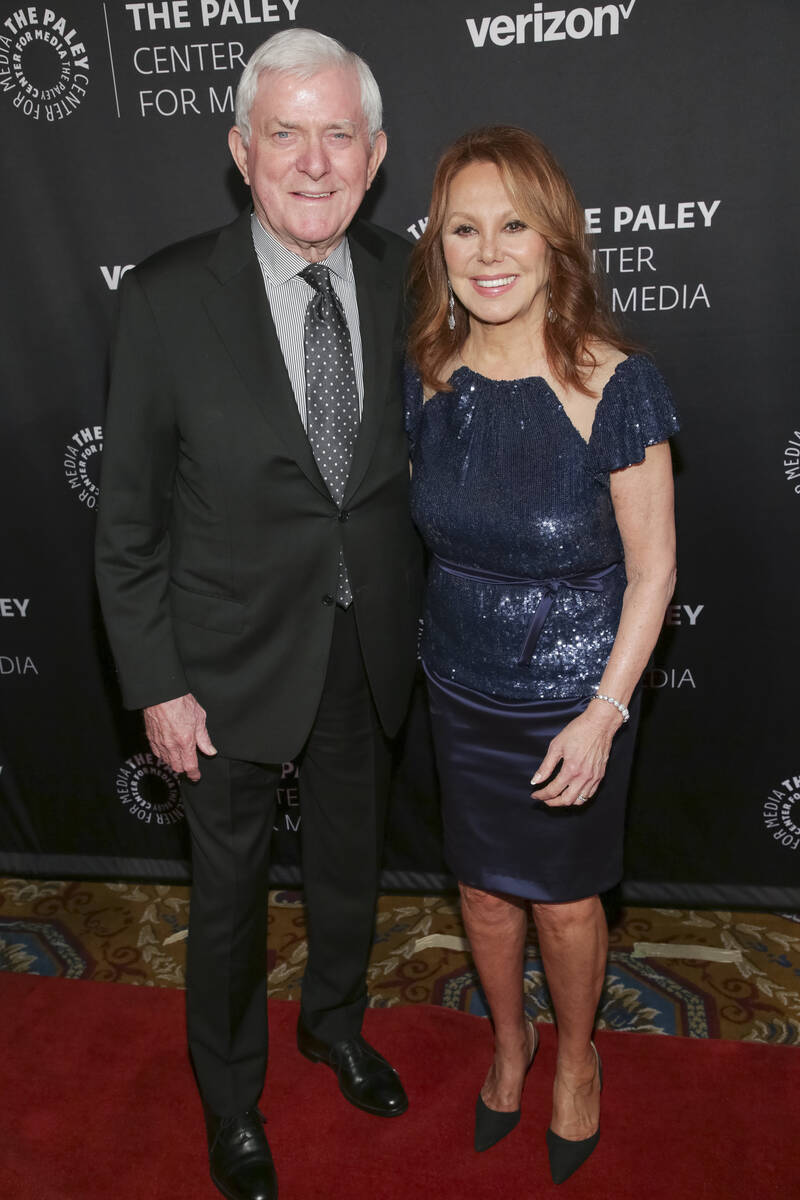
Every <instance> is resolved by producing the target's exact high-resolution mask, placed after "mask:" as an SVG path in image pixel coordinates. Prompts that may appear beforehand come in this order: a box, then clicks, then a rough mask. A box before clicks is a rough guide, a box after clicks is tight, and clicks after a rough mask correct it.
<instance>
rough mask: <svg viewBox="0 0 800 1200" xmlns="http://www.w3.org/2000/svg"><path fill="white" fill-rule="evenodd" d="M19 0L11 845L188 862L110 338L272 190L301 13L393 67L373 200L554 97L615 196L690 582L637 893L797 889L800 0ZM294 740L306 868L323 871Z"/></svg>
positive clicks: (157, 867)
mask: <svg viewBox="0 0 800 1200" xmlns="http://www.w3.org/2000/svg"><path fill="white" fill-rule="evenodd" d="M521 8H523V9H524V11H519V12H517V11H514V10H513V9H512V8H509V3H508V0H469V2H468V3H467V2H465V0H436V2H434V3H431V2H430V0H383V2H380V3H375V2H373V0H348V2H347V3H345V2H344V0H342V2H339V0H153V2H146V3H145V2H137V3H126V2H124V0H106V2H105V3H100V2H97V0H52V5H50V4H45V3H40V2H38V0H37V2H36V3H33V4H27V3H26V4H24V5H19V6H18V5H17V4H14V3H9V0H0V130H1V131H2V132H1V141H0V145H2V151H1V153H2V178H3V186H2V189H1V194H0V218H1V219H0V239H2V241H1V244H0V263H1V265H2V279H3V283H2V288H1V289H0V315H1V319H2V325H1V330H2V333H1V336H2V346H3V351H2V353H3V360H2V374H1V376H0V387H2V396H3V401H2V413H1V415H0V421H2V455H1V457H0V463H1V464H2V465H1V466H0V489H2V513H3V535H2V576H1V577H0V705H1V706H2V724H1V726H0V871H2V872H5V873H15V874H23V875H24V874H37V875H42V874H47V875H55V876H64V875H72V876H79V877H88V876H109V877H112V878H113V877H120V876H123V875H126V876H139V877H142V878H161V879H185V878H187V877H188V875H189V866H188V862H187V849H188V844H187V836H186V829H185V822H184V819H183V814H182V810H181V802H180V796H179V789H178V785H177V782H176V779H175V777H174V776H173V775H172V773H171V772H170V771H169V769H168V768H166V767H165V766H164V764H162V763H161V762H159V761H158V760H157V759H156V758H154V757H153V756H152V755H151V754H150V753H149V751H148V749H147V745H146V742H145V741H144V738H143V732H142V724H141V718H140V716H139V715H137V714H131V713H126V712H124V711H123V710H122V708H121V705H120V700H119V695H118V691H117V686H116V682H115V677H114V669H113V664H112V662H111V660H110V656H109V652H108V648H107V645H106V642H105V638H104V634H103V630H102V624H101V620H100V616H99V609H98V604H97V600H96V597H95V593H94V584H93V574H92V546H93V537H94V525H95V518H96V514H97V509H98V506H99V505H100V504H102V496H101V495H100V494H99V489H98V482H97V481H98V477H99V464H100V459H101V455H102V453H103V413H104V394H105V386H106V372H107V343H108V338H109V334H110V331H111V329H112V326H113V321H114V316H115V305H116V293H117V289H118V287H119V283H120V279H121V278H122V276H123V274H124V273H125V272H126V271H127V270H129V269H130V267H131V266H132V265H133V264H135V263H136V262H138V261H140V260H141V259H142V258H144V257H145V256H146V255H148V254H149V253H151V252H152V251H154V250H156V249H157V248H159V247H161V246H163V245H165V244H167V243H169V242H172V241H176V240H178V239H181V238H184V237H187V236H189V235H191V234H193V233H196V232H199V231H201V230H204V229H208V228H212V227H215V226H218V225H221V224H224V223H225V222H227V221H228V220H230V219H231V217H232V216H233V215H234V214H235V213H236V211H237V210H238V209H239V208H241V206H242V205H243V204H245V203H246V201H247V196H246V195H245V194H244V192H243V191H242V189H241V186H240V184H239V182H238V178H237V175H236V172H235V171H234V168H233V166H232V164H231V162H230V159H229V155H228V150H227V145H226V135H227V130H228V128H229V126H230V125H231V124H232V118H233V94H234V90H235V85H236V82H237V79H238V76H239V74H240V72H241V69H242V66H243V64H244V62H245V61H246V59H247V57H248V56H249V54H250V53H251V52H252V50H253V49H254V48H255V47H256V46H257V45H258V44H259V42H261V41H263V40H264V39H265V38H266V37H268V36H269V35H270V34H272V33H275V32H277V31H278V30H281V29H286V28H288V27H290V26H292V25H298V26H307V27H312V28H316V29H320V30H322V31H323V32H325V33H329V34H332V35H333V36H335V37H338V38H340V39H341V40H342V41H344V42H345V43H346V44H347V45H349V46H351V47H352V48H354V49H355V50H357V51H358V52H359V53H360V54H362V55H363V56H364V57H365V58H366V59H367V61H368V62H369V63H370V64H371V65H372V67H373V69H374V71H375V73H376V75H377V78H378V80H379V83H380V84H381V87H382V90H383V95H384V101H385V108H386V128H387V132H388V135H389V154H388V157H387V159H386V162H385V165H384V167H383V169H382V171H381V174H380V176H379V179H378V181H377V182H376V185H375V186H374V188H373V190H372V192H371V193H370V194H369V196H368V215H369V216H370V217H371V218H372V219H373V220H376V221H378V222H379V223H381V224H383V225H386V226H388V227H389V228H390V229H393V230H395V231H397V232H398V233H401V234H404V235H405V236H406V237H407V238H408V239H409V240H411V241H413V240H414V239H416V238H418V237H419V236H420V233H421V231H422V230H423V229H424V227H425V221H426V212H427V204H428V196H429V187H430V180H431V177H432V171H433V167H434V164H435V161H436V159H437V156H438V154H439V153H440V151H441V150H442V149H443V148H444V147H445V146H446V145H447V144H448V142H449V141H450V140H451V139H452V138H454V137H455V136H456V135H458V134H460V133H461V132H463V131H464V130H465V129H467V128H469V127H470V126H474V125H478V124H485V123H489V122H511V123H515V124H519V125H523V126H526V127H527V128H529V129H531V130H533V131H534V132H535V133H537V134H538V135H539V136H540V137H542V138H543V139H544V140H545V141H546V142H547V143H548V144H549V145H550V146H551V147H552V148H553V150H554V151H555V153H556V154H557V156H558V157H559V158H560V160H561V162H562V163H563V164H564V166H565V167H566V169H567V171H568V173H569V174H570V176H571V178H572V180H573V182H574V184H575V187H576V190H577V193H578V196H579V198H580V200H581V202H582V204H583V205H584V206H585V209H586V221H587V225H588V228H589V229H590V230H591V232H592V233H593V235H594V238H595V245H596V253H597V257H598V259H599V261H600V263H601V265H602V267H603V269H604V270H605V272H606V275H607V278H608V287H609V293H610V296H611V300H612V304H613V308H614V310H615V312H616V313H617V315H618V316H619V318H620V319H621V321H622V322H623V323H624V325H625V326H626V328H627V329H628V331H629V332H630V333H631V334H632V335H633V336H634V337H635V338H636V339H637V340H638V341H639V342H641V343H642V344H644V345H645V346H647V347H649V348H650V349H651V350H652V352H653V354H654V356H655V358H656V361H657V362H658V364H659V366H660V367H661V369H662V370H663V372H664V373H665V375H666V377H667V379H668V381H669V383H670V384H671V386H672V388H673V391H674V393H675V395H676V398H677V401H678V404H679V408H680V412H681V416H682V421H683V430H682V432H681V434H680V436H679V437H678V438H677V439H676V441H675V447H674V458H675V467H676V474H677V511H678V532H679V582H678V588H677V591H676V593H675V596H674V599H673V602H672V603H671V604H670V606H669V607H668V609H667V611H666V612H665V614H664V627H663V633H662V636H661V638H660V641H659V643H658V646H657V648H656V651H655V654H654V656H653V661H652V665H651V666H650V668H649V669H648V670H647V671H646V673H645V676H644V681H643V682H644V696H645V704H644V720H643V726H642V731H641V738H640V750H639V754H638V760H637V766H636V771H635V777H634V783H633V788H632V795H631V804H630V821H629V836H628V846H627V875H626V882H625V885H624V894H625V895H626V896H627V897H628V898H629V899H638V900H647V901H653V902H657V903H663V904H665V903H679V904H705V903H717V904H731V905H734V904H742V905H753V906H759V905H770V906H776V907H786V908H790V907H800V738H798V719H797V704H796V687H797V676H796V660H797V653H798V643H797V612H798V605H797V592H798V582H799V572H798V553H797V545H798V540H797V527H798V518H800V403H799V402H798V399H797V396H798V378H800V362H798V357H799V356H798V346H799V345H800V340H799V339H798V336H797V315H796V314H797V281H798V276H799V274H800V273H799V272H798V266H797V262H796V246H797V240H798V232H797V225H798V220H799V219H800V212H799V211H798V194H800V192H799V185H800V179H798V164H797V156H796V153H795V149H796V146H797V144H798V140H799V138H800V129H799V128H798V124H800V121H799V120H798V113H797V108H796V106H792V104H791V96H792V93H793V91H794V88H793V84H794V80H795V73H796V65H795V49H794V48H795V46H796V44H797V39H798V35H800V10H798V8H797V6H796V5H795V4H793V3H791V2H790V0H762V3H760V4H757V5H755V4H730V3H726V2H725V0H705V2H704V3H701V4H698V3H697V2H696V0H625V2H624V3H623V2H622V0H619V2H617V3H613V4H611V3H609V4H596V5H588V4H587V5H582V6H578V5H573V4H568V5H567V7H565V8H556V7H555V4H552V5H551V3H550V2H549V0H545V2H544V3H538V2H537V3H531V2H530V0H522V2H521ZM300 820H301V818H300V807H299V802H298V780H297V776H296V771H295V768H294V766H293V765H292V764H291V763H287V764H286V765H285V778H284V781H283V786H282V787H281V789H280V812H279V822H278V828H277V830H276V858H277V865H276V868H275V872H274V879H275V882H276V883H279V884H293V883H296V882H297V881H298V880H299V872H298V867H297V863H298V838H299V836H300ZM451 882H452V881H451V880H449V879H448V876H447V871H446V867H445V864H444V862H443V861H442V857H441V849H440V828H439V817H438V809H437V795H436V780H435V772H434V768H433V762H432V755H431V747H430V737H429V731H428V726H427V716H426V712H425V704H424V698H423V695H422V690H421V688H420V689H419V691H418V694H417V696H416V698H415V702H414V706H413V709H412V712H411V715H410V718H409V723H408V728H407V730H406V734H405V739H404V741H403V743H402V745H401V746H400V747H399V748H398V752H397V763H396V772H395V781H394V795H393V803H392V817H391V825H390V830H389V839H388V845H387V849H386V857H385V884H386V886H388V887H401V888H414V887H434V888H435V887H442V886H447V885H448V884H449V883H451Z"/></svg>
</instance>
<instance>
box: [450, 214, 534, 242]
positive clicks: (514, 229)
mask: <svg viewBox="0 0 800 1200" xmlns="http://www.w3.org/2000/svg"><path fill="white" fill-rule="evenodd" d="M527 228H528V226H527V225H526V224H525V222H524V221H520V220H519V219H518V218H517V217H514V219H513V220H511V221H506V223H505V225H504V226H503V232H508V233H522V232H523V230H525V229H527ZM476 232H477V230H476V229H475V226H474V225H456V226H455V228H454V229H452V230H451V233H454V234H456V235H457V236H459V237H467V236H468V235H469V234H471V233H476Z"/></svg>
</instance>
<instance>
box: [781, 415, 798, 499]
mask: <svg viewBox="0 0 800 1200" xmlns="http://www.w3.org/2000/svg"><path fill="white" fill-rule="evenodd" d="M783 473H784V475H785V476H786V480H787V482H788V483H790V484H791V485H792V487H793V488H794V494H795V495H796V496H800V429H795V431H794V433H793V434H792V436H791V437H790V438H789V439H788V441H787V443H786V446H785V448H784V451H783Z"/></svg>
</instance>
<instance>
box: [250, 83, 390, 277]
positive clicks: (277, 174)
mask: <svg viewBox="0 0 800 1200" xmlns="http://www.w3.org/2000/svg"><path fill="white" fill-rule="evenodd" d="M228 144H229V146H230V149H231V154H232V155H233V158H234V162H235V163H236V165H237V167H238V168H239V170H240V171H241V173H242V177H243V179H244V181H245V183H246V184H247V185H248V187H249V188H250V191H251V192H252V195H253V206H254V208H255V211H256V215H257V216H258V219H259V220H260V221H261V224H262V225H263V226H264V228H265V229H267V230H269V232H270V233H272V234H273V235H274V236H275V237H276V238H277V239H278V241H279V242H280V243H281V244H282V245H284V246H285V247H286V248H287V249H288V250H293V251H294V253H295V254H299V255H300V256H301V257H302V258H305V259H307V260H308V262H319V260H320V259H323V258H325V257H326V256H327V255H328V254H329V253H330V252H331V250H332V249H333V248H334V247H335V246H336V245H337V244H338V243H339V242H340V241H341V240H342V238H343V237H344V234H345V232H346V230H347V227H348V225H349V224H350V222H351V221H352V219H353V217H354V216H355V214H356V211H357V209H358V206H359V205H360V204H361V201H362V200H363V199H364V193H365V192H366V190H367V188H368V187H369V186H370V184H371V183H372V180H373V179H374V178H375V173H376V171H377V170H378V167H379V166H380V164H381V162H382V160H383V156H384V154H385V153H386V135H385V134H384V133H379V134H378V135H377V137H376V139H375V145H374V146H373V147H372V149H371V150H370V146H369V138H368V135H367V128H366V122H365V121H364V114H363V112H362V110H361V93H360V89H359V84H358V78H357V76H356V74H355V72H353V71H348V70H341V69H339V68H332V69H329V70H325V71H320V73H319V74H318V75H313V76H312V77H311V79H306V80H302V79H297V78H296V77H295V76H293V75H287V74H285V73H283V72H277V71H264V72H263V73H262V75H261V78H260V79H259V81H258V88H257V90H256V96H255V100H254V101H253V107H252V109H251V110H250V144H249V145H248V146H245V144H244V142H243V141H242V136H241V133H240V132H239V129H238V128H237V127H236V126H234V127H233V129H232V130H231V131H230V134H229V135H228Z"/></svg>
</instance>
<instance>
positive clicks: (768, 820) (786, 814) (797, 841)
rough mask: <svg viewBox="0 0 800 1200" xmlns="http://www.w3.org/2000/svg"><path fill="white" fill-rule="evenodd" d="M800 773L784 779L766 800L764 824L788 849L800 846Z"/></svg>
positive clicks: (776, 839) (777, 840)
mask: <svg viewBox="0 0 800 1200" xmlns="http://www.w3.org/2000/svg"><path fill="white" fill-rule="evenodd" d="M798 802H800V775H792V776H790V777H789V778H788V779H782V780H781V782H780V784H779V785H778V787H774V788H773V789H772V791H771V792H770V794H769V796H768V797H767V799H766V800H765V801H764V808H763V810H762V811H763V817H764V825H765V827H766V828H767V829H768V830H769V832H770V833H771V834H772V836H773V837H774V839H775V841H776V842H778V843H779V844H780V845H781V846H785V848H786V849H787V850H796V849H797V848H798V846H800V805H799V806H798V808H797V809H796V810H795V805H796V804H798Z"/></svg>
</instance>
